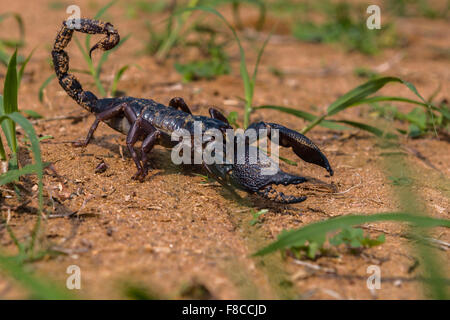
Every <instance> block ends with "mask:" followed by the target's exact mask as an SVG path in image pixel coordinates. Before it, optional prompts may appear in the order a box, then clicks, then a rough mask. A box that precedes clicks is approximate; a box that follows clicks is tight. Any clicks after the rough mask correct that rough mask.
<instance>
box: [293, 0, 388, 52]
mask: <svg viewBox="0 0 450 320" xmlns="http://www.w3.org/2000/svg"><path fill="white" fill-rule="evenodd" d="M330 6H331V7H332V9H333V10H329V11H328V13H327V19H326V22H325V23H323V24H317V23H314V22H312V21H309V20H304V19H301V20H298V21H297V22H296V24H295V25H294V28H293V31H292V32H293V35H294V37H295V38H297V39H299V40H302V41H307V42H324V43H332V42H338V43H340V44H343V45H344V46H345V47H346V48H347V49H349V50H357V51H359V52H362V53H364V54H368V55H372V54H375V53H378V52H379V51H380V50H381V49H382V48H386V47H392V46H395V45H396V43H397V36H396V32H395V29H394V26H393V25H392V24H390V23H383V28H382V29H381V30H370V29H368V28H367V26H366V23H365V19H366V17H365V16H361V15H359V18H358V19H355V18H354V17H353V15H352V11H351V7H350V5H349V4H348V3H345V2H344V3H341V2H340V3H337V4H335V5H331V4H330Z"/></svg>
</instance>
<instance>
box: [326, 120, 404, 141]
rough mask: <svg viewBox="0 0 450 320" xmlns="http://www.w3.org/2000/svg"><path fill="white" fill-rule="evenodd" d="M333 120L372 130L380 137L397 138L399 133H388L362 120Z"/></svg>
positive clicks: (371, 131) (368, 130)
mask: <svg viewBox="0 0 450 320" xmlns="http://www.w3.org/2000/svg"><path fill="white" fill-rule="evenodd" d="M331 121H333V122H339V123H343V124H348V125H349V126H352V127H355V128H358V129H361V130H364V131H367V132H370V133H372V134H374V135H376V136H377V137H379V138H383V137H384V138H387V139H395V138H397V135H395V134H393V133H386V132H385V131H383V130H380V129H378V128H375V127H372V126H370V125H368V124H365V123H361V122H355V121H349V120H331Z"/></svg>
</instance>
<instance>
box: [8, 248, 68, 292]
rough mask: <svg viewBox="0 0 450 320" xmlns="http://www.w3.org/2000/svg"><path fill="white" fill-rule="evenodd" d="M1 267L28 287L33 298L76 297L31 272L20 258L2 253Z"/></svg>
mask: <svg viewBox="0 0 450 320" xmlns="http://www.w3.org/2000/svg"><path fill="white" fill-rule="evenodd" d="M0 268H1V269H2V270H3V271H4V272H6V274H7V275H9V276H10V277H12V278H13V279H14V280H15V281H17V282H18V283H20V284H21V285H22V286H23V287H24V288H25V289H27V290H28V291H29V293H30V298H32V299H39V300H41V299H47V300H67V299H73V298H74V297H73V296H72V295H70V294H68V293H67V291H66V290H65V289H63V288H60V287H57V286H56V285H54V284H53V283H51V282H49V281H47V280H43V279H41V277H37V276H34V275H32V274H30V273H29V272H28V271H26V270H25V268H24V265H23V264H22V263H20V261H18V259H15V258H11V257H6V256H3V255H0Z"/></svg>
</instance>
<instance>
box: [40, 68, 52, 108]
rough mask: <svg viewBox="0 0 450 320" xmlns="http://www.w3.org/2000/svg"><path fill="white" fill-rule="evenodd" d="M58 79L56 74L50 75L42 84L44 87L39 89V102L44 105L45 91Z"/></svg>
mask: <svg viewBox="0 0 450 320" xmlns="http://www.w3.org/2000/svg"><path fill="white" fill-rule="evenodd" d="M55 78H56V75H55V74H52V75H50V76H49V77H48V78H47V79H45V81H44V82H43V83H42V85H41V86H40V87H39V93H38V96H39V101H40V102H41V103H42V102H44V89H45V88H46V87H47V86H48V85H49V84H50V82H52V80H53V79H55Z"/></svg>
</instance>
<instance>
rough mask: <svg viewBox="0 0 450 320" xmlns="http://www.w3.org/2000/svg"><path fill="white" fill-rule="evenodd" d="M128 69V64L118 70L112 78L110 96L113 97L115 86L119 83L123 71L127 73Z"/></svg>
mask: <svg viewBox="0 0 450 320" xmlns="http://www.w3.org/2000/svg"><path fill="white" fill-rule="evenodd" d="M129 67H130V65H129V64H127V65H125V66H123V67H122V68H120V69H119V71H117V72H116V74H115V76H114V80H113V82H112V85H111V96H113V97H114V96H115V94H116V91H117V84H118V83H119V81H120V78H121V77H122V75H123V74H124V72H125V71H127V69H128V68H129Z"/></svg>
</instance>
